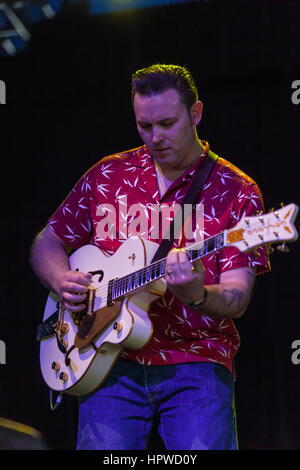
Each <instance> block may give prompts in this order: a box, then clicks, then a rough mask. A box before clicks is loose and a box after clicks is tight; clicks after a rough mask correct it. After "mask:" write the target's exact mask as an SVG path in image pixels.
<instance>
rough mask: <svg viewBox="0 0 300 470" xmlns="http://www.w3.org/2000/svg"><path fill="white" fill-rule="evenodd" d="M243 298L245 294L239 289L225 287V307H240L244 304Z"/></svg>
mask: <svg viewBox="0 0 300 470" xmlns="http://www.w3.org/2000/svg"><path fill="white" fill-rule="evenodd" d="M243 300H244V294H243V292H241V291H240V290H239V289H236V288H233V289H226V288H224V304H225V305H224V306H225V308H231V307H236V308H237V309H240V308H242V306H243Z"/></svg>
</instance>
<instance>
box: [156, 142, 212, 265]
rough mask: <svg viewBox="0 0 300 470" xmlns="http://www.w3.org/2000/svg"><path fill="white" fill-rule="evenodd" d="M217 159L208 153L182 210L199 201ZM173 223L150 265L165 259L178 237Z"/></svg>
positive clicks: (182, 204)
mask: <svg viewBox="0 0 300 470" xmlns="http://www.w3.org/2000/svg"><path fill="white" fill-rule="evenodd" d="M218 158H219V157H218V155H216V154H215V153H214V152H212V151H211V150H209V151H208V153H207V155H206V157H205V159H204V161H203V163H202V165H201V166H200V168H199V169H198V171H197V173H196V175H195V177H194V179H193V182H192V184H191V187H190V189H189V191H188V192H187V194H186V196H185V198H184V200H183V202H182V203H181V207H182V209H184V205H185V204H191V205H193V206H194V205H195V204H196V202H197V200H198V199H199V195H200V193H201V191H202V188H203V186H204V184H205V182H206V181H207V180H208V178H209V176H210V174H211V172H212V170H213V168H214V166H215V164H216V162H217V160H218ZM185 212H187V211H184V210H182V214H184V217H185V218H186V216H187V214H186V213H185ZM174 222H175V218H174V219H173V220H172V222H171V224H170V229H169V233H170V237H169V238H164V239H163V241H162V242H161V244H160V246H159V247H158V249H157V251H156V253H155V255H154V257H153V259H152V261H151V263H154V262H155V261H158V260H160V259H162V258H165V257H166V256H167V254H168V253H169V251H170V250H171V248H172V246H173V243H174V240H175V239H176V238H177V236H178V235H179V234H178V233H177V234H175V233H174ZM184 223H185V219H184V220H183V223H182V227H183V226H184ZM180 230H181V229H180ZM175 235H176V236H175Z"/></svg>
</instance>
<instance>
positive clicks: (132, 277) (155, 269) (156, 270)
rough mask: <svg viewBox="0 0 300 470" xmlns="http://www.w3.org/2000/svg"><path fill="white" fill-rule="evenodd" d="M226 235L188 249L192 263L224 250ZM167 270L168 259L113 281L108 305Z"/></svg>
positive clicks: (110, 283)
mask: <svg viewBox="0 0 300 470" xmlns="http://www.w3.org/2000/svg"><path fill="white" fill-rule="evenodd" d="M224 234H225V232H222V233H219V234H218V235H214V236H213V237H210V238H207V239H206V240H204V241H202V242H200V243H196V244H195V245H193V246H191V247H190V248H189V249H186V255H187V257H188V260H189V261H191V262H193V261H197V260H198V259H201V258H203V257H204V256H207V255H209V254H210V253H213V252H214V251H218V250H220V249H221V248H223V247H224V246H225V245H224ZM165 269H166V258H162V259H161V260H158V261H156V262H154V263H151V264H149V265H148V266H146V267H144V268H142V269H139V270H137V271H134V272H133V273H130V274H127V275H126V276H123V277H120V278H118V279H112V280H111V281H109V284H108V296H107V304H108V305H109V304H111V303H112V302H114V301H116V300H118V299H120V298H122V297H123V296H125V295H128V294H130V293H132V292H134V291H136V290H137V289H140V288H141V287H144V286H146V285H148V284H150V283H151V282H153V281H156V280H157V279H160V278H162V277H164V275H165Z"/></svg>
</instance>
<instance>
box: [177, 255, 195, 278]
mask: <svg viewBox="0 0 300 470" xmlns="http://www.w3.org/2000/svg"><path fill="white" fill-rule="evenodd" d="M177 256H178V266H179V270H180V272H181V273H182V274H184V275H190V274H191V273H192V271H193V269H192V268H193V266H192V265H191V263H190V262H189V260H188V257H187V255H186V252H185V250H182V251H179V252H178V253H177Z"/></svg>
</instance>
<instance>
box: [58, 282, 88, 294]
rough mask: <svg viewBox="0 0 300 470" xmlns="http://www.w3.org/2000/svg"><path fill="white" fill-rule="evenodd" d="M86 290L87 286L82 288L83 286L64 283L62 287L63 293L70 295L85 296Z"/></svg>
mask: <svg viewBox="0 0 300 470" xmlns="http://www.w3.org/2000/svg"><path fill="white" fill-rule="evenodd" d="M87 290H88V286H84V285H83V284H76V283H71V282H66V283H65V285H64V286H63V291H64V292H69V293H71V294H85V293H86V292H87Z"/></svg>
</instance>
